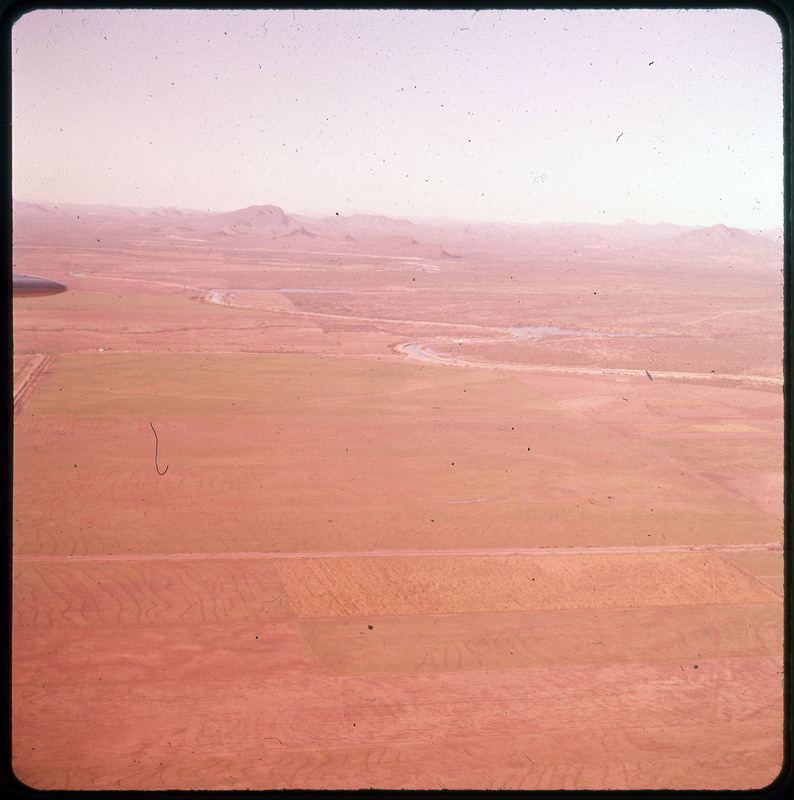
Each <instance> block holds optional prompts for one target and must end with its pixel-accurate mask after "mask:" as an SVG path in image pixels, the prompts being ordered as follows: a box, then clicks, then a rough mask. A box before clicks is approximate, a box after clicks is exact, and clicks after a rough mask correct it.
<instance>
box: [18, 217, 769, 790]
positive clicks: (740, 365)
mask: <svg viewBox="0 0 794 800" xmlns="http://www.w3.org/2000/svg"><path fill="white" fill-rule="evenodd" d="M248 221H249V222H250V221H251V219H250V217H249V218H248ZM254 222H255V220H254ZM103 224H104V227H102V226H100V227H101V232H99V233H98V231H99V230H100V229H99V228H97V229H96V230H95V226H90V231H89V230H88V229H86V230H85V231H84V230H83V229H82V228H79V227H77V226H75V225H70V223H69V221H68V220H61V221H60V222H59V223H58V224H55V223H52V222H49V221H48V220H47V219H46V218H45V219H43V220H42V219H41V218H38V217H35V215H33V217H32V219H31V220H29V221H28V222H26V224H25V225H20V226H19V227H18V229H17V233H16V238H15V251H14V258H15V271H18V272H28V273H33V274H38V275H43V276H47V277H52V278H54V279H56V280H60V281H62V282H65V283H66V284H67V285H68V287H69V290H68V291H67V292H66V293H64V294H61V295H56V296H52V297H43V298H30V299H27V298H20V299H16V300H15V301H14V335H15V341H14V353H15V355H14V365H13V366H14V375H15V400H16V405H15V427H14V437H15V439H14V509H13V512H14V523H13V549H14V569H13V576H14V584H13V630H12V634H13V644H12V648H13V649H12V656H13V664H12V667H13V675H12V704H13V719H12V745H13V769H14V771H15V774H16V775H17V777H18V778H19V780H21V781H22V782H24V783H25V784H28V785H30V786H32V787H35V788H38V789H106V788H111V789H190V788H192V789H227V788H234V789H281V788H369V787H375V788H426V789H433V788H439V787H443V788H450V789H457V788H478V789H496V788H510V789H557V788H560V789H605V788H606V789H658V788H669V789H713V788H731V789H745V788H759V787H762V786H765V785H767V784H769V783H770V782H771V781H773V780H774V779H775V778H776V776H777V774H778V772H779V770H780V766H781V759H782V753H783V728H782V725H783V601H782V595H783V531H782V524H783V460H782V459H783V424H782V419H783V398H782V367H781V358H782V341H783V331H782V299H781V289H780V282H781V278H780V263H779V260H776V258H775V257H774V253H773V254H772V256H770V255H769V251H768V249H767V250H764V249H761V250H760V251H759V254H758V255H757V256H753V255H752V254H750V255H748V251H747V250H746V249H745V250H742V251H741V255H740V256H736V253H735V252H732V251H730V249H729V248H728V245H726V248H728V249H727V250H725V251H724V252H723V251H720V252H716V253H704V252H702V251H701V250H698V249H697V248H695V249H693V250H691V251H684V250H681V251H676V249H675V248H674V247H673V246H668V247H667V248H666V249H665V248H664V247H661V246H653V247H652V246H643V247H639V246H638V248H639V249H637V248H635V249H634V250H632V249H631V248H628V247H618V246H615V247H614V248H609V249H608V251H607V252H605V250H604V249H603V248H600V249H592V250H587V248H582V247H581V246H580V245H579V244H576V243H571V242H568V243H566V242H565V241H563V240H555V241H553V242H549V241H546V240H544V242H545V243H544V244H543V245H542V246H541V244H539V243H538V242H535V244H534V245H532V243H531V242H529V241H519V242H516V241H515V240H514V239H505V240H504V241H501V240H500V241H495V240H493V239H486V238H480V239H476V238H474V239H471V238H470V239H467V238H466V237H465V236H463V234H461V233H460V232H458V233H455V232H453V231H448V232H447V233H446V234H445V236H446V237H447V238H446V239H443V238H437V239H433V240H432V241H433V242H434V244H433V245H432V246H431V245H430V244H427V245H425V244H423V243H422V242H418V243H417V242H414V244H410V242H406V241H405V240H404V239H399V240H396V239H389V240H385V239H382V238H381V239H375V238H373V239H372V240H367V239H366V237H363V238H362V237H361V231H360V230H357V231H354V232H355V233H356V237H355V238H356V239H357V241H355V242H351V241H349V240H345V239H343V238H342V237H341V236H340V235H339V234H338V232H337V233H335V237H336V238H330V237H329V236H328V235H319V234H318V235H317V237H316V238H310V237H309V236H306V237H303V236H299V237H298V236H291V238H289V239H287V238H286V237H283V238H281V239H274V238H273V237H269V238H268V237H267V236H264V234H263V235H262V236H260V237H259V238H257V237H256V236H254V234H251V236H249V237H248V238H247V239H246V238H244V237H242V236H237V237H235V236H230V235H223V236H221V235H220V234H217V235H216V234H212V235H209V234H207V231H208V230H210V228H207V225H206V224H205V222H202V223H201V225H199V224H198V223H196V224H195V225H194V228H193V229H190V227H189V226H190V224H193V223H190V222H189V221H188V222H185V221H183V224H182V227H181V228H172V227H168V226H166V227H163V228H158V229H153V228H152V227H151V226H149V227H146V226H143V227H141V224H140V223H139V222H138V221H136V220H125V219H121V218H119V219H116V220H115V221H114V220H111V221H110V222H105V223H103ZM358 224H363V223H361V222H360V221H359V223H358ZM202 226H203V227H202ZM227 227H228V226H227ZM229 229H230V230H233V228H229ZM89 234H90V235H89ZM95 234H96V235H95ZM439 242H440V244H439ZM728 244H730V243H728ZM638 253H639V254H641V255H638ZM451 255H454V256H456V257H455V258H452V257H451ZM252 289H256V290H259V291H257V292H251V291H245V290H252ZM263 290H267V291H263ZM279 290H280V291H279ZM296 290H302V291H296ZM309 290H310V291H309ZM318 290H321V291H318ZM540 326H545V327H546V328H553V329H555V330H556V331H557V332H556V333H555V332H554V331H547V332H546V333H544V334H539V333H533V334H532V335H526V336H523V338H522V337H521V336H519V338H515V337H516V333H515V331H511V329H515V328H524V329H526V328H530V327H540ZM560 331H573V333H571V332H567V333H560ZM523 333H524V334H526V333H527V332H526V330H525V331H524V332H523ZM607 334H611V335H607ZM646 370H647V372H646ZM152 426H153V428H154V431H156V435H157V442H155V435H154V431H153V428H152ZM155 444H156V446H157V449H156V450H155ZM166 467H167V471H166ZM163 472H164V474H160V473H163Z"/></svg>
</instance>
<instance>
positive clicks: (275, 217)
mask: <svg viewBox="0 0 794 800" xmlns="http://www.w3.org/2000/svg"><path fill="white" fill-rule="evenodd" d="M13 222H14V232H15V236H17V237H24V236H25V235H26V234H30V235H35V236H38V237H39V238H41V237H42V236H43V237H44V238H46V236H47V233H46V232H47V231H50V232H51V233H52V234H53V235H55V233H56V232H57V233H58V234H60V235H62V236H63V235H65V236H68V237H72V238H73V237H77V238H78V239H83V238H88V240H89V241H90V240H91V238H93V239H96V240H97V242H99V243H100V244H101V240H102V237H103V236H104V237H106V239H107V238H112V239H113V240H114V241H118V239H119V237H122V238H123V237H127V238H130V239H135V240H140V239H141V238H144V237H146V238H155V239H161V238H165V239H169V240H172V241H174V242H177V241H180V240H181V241H204V242H207V243H215V244H218V245H219V246H228V244H230V243H232V242H235V244H236V246H239V245H240V244H242V243H243V242H246V243H247V244H246V246H253V245H254V244H255V245H256V246H261V247H267V246H269V247H276V248H280V247H285V248H294V247H299V248H300V247H303V246H306V247H310V248H311V249H330V248H333V249H339V248H348V249H352V250H354V251H355V250H360V251H362V252H369V251H372V250H375V251H376V252H377V253H378V254H381V255H391V256H402V257H414V258H426V259H451V258H455V257H457V254H456V250H467V251H477V250H480V249H483V250H486V249H489V248H490V247H491V246H493V245H494V244H496V243H497V242H509V243H511V244H515V245H519V246H520V245H526V246H533V247H541V248H543V249H545V248H546V247H562V248H563V249H566V248H567V249H573V250H577V249H585V250H586V249H591V250H596V249H604V250H607V251H608V250H610V249H613V248H619V249H623V248H625V247H627V246H642V247H643V248H648V247H650V248H651V249H652V250H654V251H662V252H666V251H668V250H669V251H670V252H675V253H677V254H678V255H681V254H684V253H692V254H693V255H695V254H697V255H703V256H709V255H718V254H731V255H733V254H736V255H737V256H747V257H753V256H758V257H777V256H779V254H780V253H781V252H782V234H783V231H782V229H779V228H776V229H772V230H768V231H759V232H756V233H750V232H748V231H745V230H742V229H739V228H729V227H726V226H725V225H722V224H720V225H713V226H711V227H693V226H682V225H673V224H670V223H659V224H656V225H646V224H643V223H639V222H636V221H635V220H626V221H624V222H622V223H618V224H613V225H598V224H593V223H535V224H509V223H471V222H468V223H464V222H459V223H456V222H453V221H440V222H439V221H434V222H427V221H424V222H423V221H420V220H417V221H411V220H407V219H392V218H390V217H385V216H382V215H371V214H353V215H351V216H349V217H345V216H340V215H338V214H337V215H334V216H325V217H317V218H314V217H308V216H304V215H297V214H287V213H286V212H285V211H284V210H283V209H281V208H279V207H278V206H275V205H254V206H248V207H247V208H243V209H239V210H237V211H229V212H224V213H214V212H206V211H195V210H182V209H177V208H164V207H161V208H128V207H123V206H114V205H110V206H86V205H71V204H66V205H65V204H60V203H58V204H56V203H26V202H18V201H14V204H13Z"/></svg>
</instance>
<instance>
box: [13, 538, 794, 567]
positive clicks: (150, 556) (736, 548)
mask: <svg viewBox="0 0 794 800" xmlns="http://www.w3.org/2000/svg"><path fill="white" fill-rule="evenodd" d="M705 552H715V553H758V552H771V553H778V552H780V553H782V552H783V543H782V542H761V543H746V544H671V545H652V546H649V547H637V546H636V545H617V546H614V547H499V548H474V547H471V548H466V549H457V550H452V549H450V550H328V551H322V550H319V551H306V552H294V553H256V552H253V553H217V552H215V553H115V554H114V553H108V554H104V553H86V554H80V555H32V554H31V555H15V556H14V561H15V562H21V563H33V562H83V561H219V560H224V561H238V560H239V561H245V560H283V559H302V558H316V559H324V558H421V557H436V558H438V557H440V556H454V557H460V556H474V557H477V556H502V557H504V556H544V555H558V556H561V555H585V556H586V555H610V554H631V553H634V554H637V553H639V554H642V555H645V554H649V553H705Z"/></svg>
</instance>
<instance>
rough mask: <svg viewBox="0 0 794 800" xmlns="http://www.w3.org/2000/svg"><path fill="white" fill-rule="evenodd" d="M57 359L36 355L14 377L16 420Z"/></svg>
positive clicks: (53, 356) (40, 354) (49, 355)
mask: <svg viewBox="0 0 794 800" xmlns="http://www.w3.org/2000/svg"><path fill="white" fill-rule="evenodd" d="M56 358H57V356H55V355H51V354H47V355H44V354H42V353H35V354H34V355H33V356H32V357H31V359H30V360H29V361H28V363H27V364H25V366H24V367H23V368H22V369H21V370H20V372H19V374H18V375H14V419H16V418H17V417H18V416H19V415H20V414H21V413H22V409H23V408H24V407H25V406H26V405H27V402H28V401H29V400H30V398H31V397H33V395H34V393H35V392H36V389H38V388H39V385H40V384H41V382H42V381H43V380H44V376H45V375H46V374H47V372H48V371H49V369H50V367H51V366H52V365H53V364H54V363H55V359H56Z"/></svg>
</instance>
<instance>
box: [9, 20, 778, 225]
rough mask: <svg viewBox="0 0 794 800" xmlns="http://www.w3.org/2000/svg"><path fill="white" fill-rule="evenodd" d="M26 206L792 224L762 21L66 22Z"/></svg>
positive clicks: (48, 32) (17, 81) (22, 77)
mask: <svg viewBox="0 0 794 800" xmlns="http://www.w3.org/2000/svg"><path fill="white" fill-rule="evenodd" d="M12 58H13V61H12V66H13V74H12V136H13V140H12V141H13V192H14V197H15V198H16V199H18V200H33V201H48V200H49V201H58V202H63V203H67V202H73V203H117V204H123V205H131V206H163V205H165V206H170V205H175V206H178V207H181V208H194V209H204V210H207V209H209V210H217V211H224V210H231V209H235V208H242V207H245V206H248V205H252V204H267V203H272V204H274V205H278V206H281V207H282V208H284V209H285V210H287V211H293V212H316V213H333V212H338V213H340V214H342V215H344V214H350V213H355V212H357V211H366V212H371V213H379V214H387V215H390V216H398V217H411V218H419V217H454V218H459V219H466V220H490V221H504V222H540V221H546V220H551V221H587V222H606V223H611V222H619V221H622V220H624V219H627V218H632V219H636V220H638V221H641V222H648V223H654V222H659V221H669V222H676V223H682V224H693V225H698V224H702V225H711V224H716V223H718V222H722V223H725V224H727V225H736V226H739V227H745V228H748V229H756V228H765V227H774V226H778V225H782V222H783V186H782V180H783V135H782V119H783V117H782V113H783V111H782V44H781V34H780V31H779V28H778V26H777V24H776V23H775V22H774V20H773V19H772V18H771V17H768V16H766V15H765V14H763V13H762V12H760V11H752V10H749V11H748V10H718V11H676V10H667V11H647V10H631V11H629V10H624V11H479V12H475V11H471V10H469V11H394V10H387V11H274V10H266V11H251V10H242V11H183V10H179V11H146V10H121V11H117V10H102V11H93V10H89V11H80V10H77V11H60V10H56V11H52V10H40V11H34V12H31V13H29V14H28V15H26V16H24V17H22V18H21V19H20V20H19V21H18V22H17V23H16V25H15V26H14V28H13V30H12Z"/></svg>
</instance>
